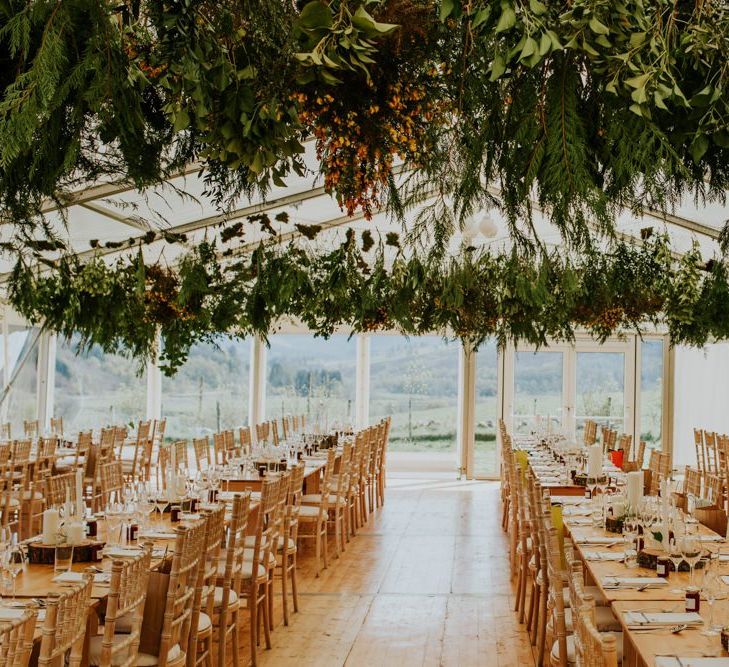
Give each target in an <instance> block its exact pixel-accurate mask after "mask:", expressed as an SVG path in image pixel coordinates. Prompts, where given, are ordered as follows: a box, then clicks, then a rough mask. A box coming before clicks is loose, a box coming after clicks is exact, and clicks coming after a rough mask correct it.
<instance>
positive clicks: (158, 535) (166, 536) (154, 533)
mask: <svg viewBox="0 0 729 667" xmlns="http://www.w3.org/2000/svg"><path fill="white" fill-rule="evenodd" d="M142 537H149V538H151V539H153V540H174V539H175V538H176V537H177V533H173V532H168V531H162V530H150V531H148V532H144V533H139V538H140V539H141V538H142Z"/></svg>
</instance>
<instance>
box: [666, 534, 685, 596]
mask: <svg viewBox="0 0 729 667" xmlns="http://www.w3.org/2000/svg"><path fill="white" fill-rule="evenodd" d="M682 542H683V540H682V539H676V538H674V539H672V540H670V541H669V543H668V560H670V561H671V563H673V570H674V572H675V573H676V574H678V568H679V567H680V566H681V563H682V562H683V551H682V550H681V544H682ZM671 593H683V590H682V589H681V588H674V589H673V590H671Z"/></svg>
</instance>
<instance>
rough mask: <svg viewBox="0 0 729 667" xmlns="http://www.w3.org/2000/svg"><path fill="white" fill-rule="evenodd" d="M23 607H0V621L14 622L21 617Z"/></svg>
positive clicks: (23, 610)
mask: <svg viewBox="0 0 729 667" xmlns="http://www.w3.org/2000/svg"><path fill="white" fill-rule="evenodd" d="M25 611H26V609H25V607H0V621H15V620H17V619H19V618H21V617H22V616H23V614H24V613H25Z"/></svg>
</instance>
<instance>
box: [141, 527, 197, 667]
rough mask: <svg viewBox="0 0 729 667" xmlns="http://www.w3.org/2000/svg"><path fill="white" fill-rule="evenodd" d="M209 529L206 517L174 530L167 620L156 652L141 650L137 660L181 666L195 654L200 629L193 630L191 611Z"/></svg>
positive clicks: (153, 665)
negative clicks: (188, 657) (188, 656)
mask: <svg viewBox="0 0 729 667" xmlns="http://www.w3.org/2000/svg"><path fill="white" fill-rule="evenodd" d="M206 530H207V527H206V524H205V522H204V521H198V522H196V523H194V524H193V525H191V526H189V527H187V528H183V527H178V528H177V529H176V530H175V532H176V533H177V537H176V538H175V550H174V552H173V556H172V565H171V567H170V573H169V585H168V587H167V597H166V599H165V612H164V617H163V618H164V621H163V623H162V630H161V632H160V637H159V641H157V640H156V638H155V641H154V645H155V646H157V647H158V649H157V654H156V655H155V654H150V653H146V652H144V653H143V652H141V651H140V653H139V657H138V661H137V664H139V665H149V666H150V667H182V666H183V665H185V664H186V663H187V655H188V652H190V654H191V655H192V656H194V655H195V650H196V645H197V642H196V639H197V633H196V632H195V633H192V632H191V627H192V614H193V606H194V602H195V594H196V590H197V580H198V569H199V567H201V563H202V559H203V555H204V545H205V531H206Z"/></svg>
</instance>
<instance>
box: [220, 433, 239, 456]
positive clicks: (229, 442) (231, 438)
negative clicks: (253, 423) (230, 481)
mask: <svg viewBox="0 0 729 667" xmlns="http://www.w3.org/2000/svg"><path fill="white" fill-rule="evenodd" d="M223 441H224V442H225V460H226V462H227V461H229V460H230V459H232V458H235V457H236V455H237V449H238V448H237V447H236V444H235V431H233V429H227V430H225V431H223Z"/></svg>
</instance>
